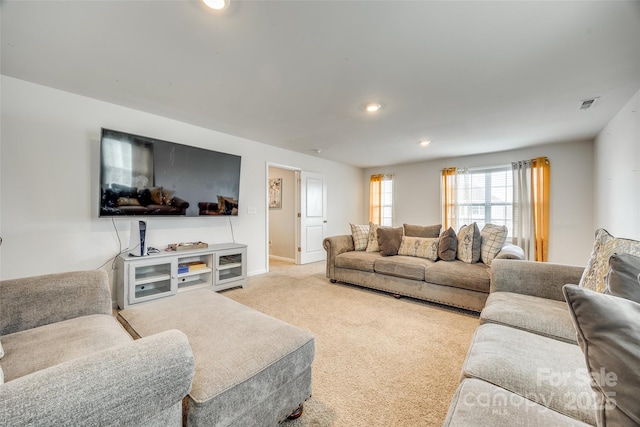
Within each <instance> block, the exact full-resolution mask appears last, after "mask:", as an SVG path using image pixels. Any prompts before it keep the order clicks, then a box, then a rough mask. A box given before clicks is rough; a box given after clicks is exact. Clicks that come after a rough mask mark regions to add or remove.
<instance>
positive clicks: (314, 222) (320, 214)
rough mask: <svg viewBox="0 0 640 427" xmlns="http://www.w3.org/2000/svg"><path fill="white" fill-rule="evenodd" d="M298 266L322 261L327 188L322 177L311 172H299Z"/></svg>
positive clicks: (324, 255)
mask: <svg viewBox="0 0 640 427" xmlns="http://www.w3.org/2000/svg"><path fill="white" fill-rule="evenodd" d="M299 182H300V210H299V211H298V212H299V214H298V215H299V218H300V233H299V242H298V254H299V255H300V257H299V263H300V264H308V263H310V262H317V261H323V260H324V259H325V258H326V253H325V251H324V248H323V247H322V241H323V240H324V237H325V232H326V226H327V220H326V217H327V187H326V184H325V182H324V177H323V176H322V175H320V174H317V173H313V172H305V171H301V172H300V180H299Z"/></svg>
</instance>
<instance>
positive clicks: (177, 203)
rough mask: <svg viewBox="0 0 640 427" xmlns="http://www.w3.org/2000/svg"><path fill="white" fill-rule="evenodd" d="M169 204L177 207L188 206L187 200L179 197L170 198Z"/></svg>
mask: <svg viewBox="0 0 640 427" xmlns="http://www.w3.org/2000/svg"><path fill="white" fill-rule="evenodd" d="M171 206H174V207H176V208H178V209H187V208H188V207H189V202H187V201H186V200H184V199H181V198H179V197H174V198H173V199H171Z"/></svg>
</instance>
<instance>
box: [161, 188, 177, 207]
mask: <svg viewBox="0 0 640 427" xmlns="http://www.w3.org/2000/svg"><path fill="white" fill-rule="evenodd" d="M174 193H175V191H173V190H167V189H166V188H163V189H162V204H163V205H166V206H171V201H172V200H173V194H174Z"/></svg>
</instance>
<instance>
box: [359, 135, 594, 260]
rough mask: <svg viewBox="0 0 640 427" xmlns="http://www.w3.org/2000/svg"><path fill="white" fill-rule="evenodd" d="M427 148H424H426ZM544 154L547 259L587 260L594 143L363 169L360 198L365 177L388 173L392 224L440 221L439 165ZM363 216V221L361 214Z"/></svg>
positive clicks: (475, 164) (477, 163) (486, 162)
mask: <svg viewBox="0 0 640 427" xmlns="http://www.w3.org/2000/svg"><path fill="white" fill-rule="evenodd" d="M426 149H428V148H426ZM539 156H546V157H548V158H549V161H550V163H551V201H550V207H549V210H550V212H549V214H550V220H549V235H550V237H549V262H555V263H563V264H573V265H581V266H584V265H586V263H587V261H588V260H589V255H590V254H591V247H592V245H593V232H594V229H593V194H592V193H593V191H592V183H593V143H592V142H590V141H586V142H572V143H564V144H548V145H543V146H540V147H532V148H526V149H520V150H512V151H505V152H500V153H491V154H484V155H476V156H469V157H456V158H449V159H439V160H433V161H428V162H420V163H411V164H405V165H398V166H386V167H382V168H370V169H365V171H364V176H365V178H366V179H365V180H364V181H365V182H364V185H363V199H364V202H365V206H368V203H369V193H368V186H369V184H368V177H369V176H371V175H372V174H376V173H393V174H395V178H394V191H395V198H394V204H395V221H394V222H395V225H402V224H403V223H408V224H423V225H429V224H439V223H442V220H441V210H440V171H441V169H442V168H445V167H453V166H455V167H481V166H493V165H502V164H511V162H512V161H517V160H525V159H532V158H535V157H539ZM363 221H366V213H365V217H363Z"/></svg>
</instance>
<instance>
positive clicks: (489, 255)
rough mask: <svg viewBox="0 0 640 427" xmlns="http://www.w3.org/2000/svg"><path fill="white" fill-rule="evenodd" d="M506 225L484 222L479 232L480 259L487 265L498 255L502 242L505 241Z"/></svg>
mask: <svg viewBox="0 0 640 427" xmlns="http://www.w3.org/2000/svg"><path fill="white" fill-rule="evenodd" d="M508 232H509V230H507V227H506V226H504V225H494V224H485V226H484V227H482V231H481V232H480V237H481V239H480V259H481V260H482V262H484V263H485V264H487V265H491V261H493V259H494V258H495V257H496V255H498V253H499V252H500V250H501V249H502V247H503V246H504V242H506V241H507V233H508Z"/></svg>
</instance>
